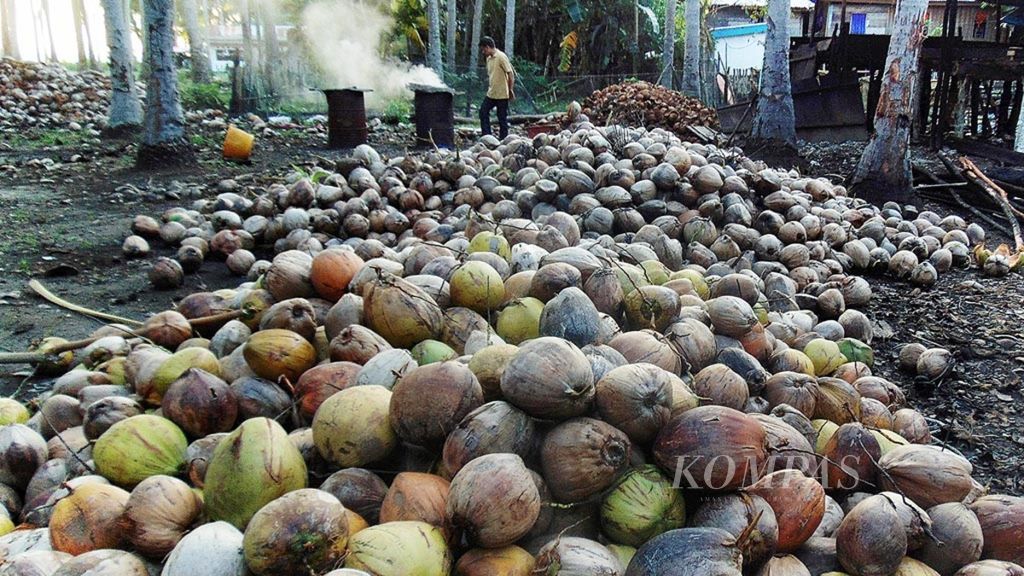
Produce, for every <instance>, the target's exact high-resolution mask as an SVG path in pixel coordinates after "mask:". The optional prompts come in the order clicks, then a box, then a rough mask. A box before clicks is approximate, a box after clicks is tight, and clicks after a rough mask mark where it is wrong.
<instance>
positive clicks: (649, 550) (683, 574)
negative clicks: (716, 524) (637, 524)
mask: <svg viewBox="0 0 1024 576" xmlns="http://www.w3.org/2000/svg"><path fill="white" fill-rule="evenodd" d="M742 567H743V554H742V553H741V552H740V549H739V547H737V546H736V541H735V539H733V537H732V535H731V534H729V533H728V532H726V531H725V530H722V529H721V528H681V529H679V530H669V531H668V532H665V533H664V534H661V535H659V536H655V537H654V538H652V539H651V540H648V541H647V542H646V543H645V544H644V545H643V546H641V547H640V548H638V549H637V551H636V554H635V555H634V556H633V559H632V560H631V561H630V562H629V566H628V567H627V568H626V572H625V576H669V575H671V576H705V575H707V574H718V575H721V576H740V575H741V574H742V573H743V572H742Z"/></svg>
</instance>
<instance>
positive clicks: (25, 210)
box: [0, 133, 1024, 494]
mask: <svg viewBox="0 0 1024 576" xmlns="http://www.w3.org/2000/svg"><path fill="white" fill-rule="evenodd" d="M4 138H5V137H4V136H2V135H0V238H2V240H0V351H11V352H13V351H23V350H25V349H26V348H27V347H28V346H29V345H30V343H32V342H33V341H35V340H38V339H40V338H42V337H45V336H62V337H65V338H69V339H75V338H82V337H85V336H87V335H88V334H89V333H90V332H91V331H92V330H93V329H95V328H96V327H97V326H99V325H100V322H99V321H96V320H91V319H89V318H86V317H84V316H81V315H79V314H75V313H71V312H67V311H65V310H62V309H59V308H57V307H55V306H53V305H51V304H49V303H47V302H45V301H44V300H42V299H41V298H38V297H36V296H35V295H34V294H33V293H32V292H31V290H30V289H29V288H28V286H27V283H28V280H29V279H31V278H37V279H40V280H41V281H42V282H43V283H44V284H45V285H46V286H47V287H49V288H50V290H52V291H53V292H54V293H56V294H57V295H59V296H62V297H64V298H66V299H68V300H71V301H73V302H76V303H79V304H82V305H86V306H89V307H91V308H95V309H100V310H103V311H105V312H109V313H113V314H118V315H121V316H127V317H131V318H135V319H143V318H145V317H146V316H147V315H149V314H152V313H155V312H158V311H161V310H165V309H167V308H168V307H170V306H172V305H173V303H174V301H176V300H177V299H180V298H181V297H183V296H185V295H186V294H188V293H191V292H194V291H196V290H199V289H217V288H222V287H229V286H234V285H237V283H238V282H239V280H238V279H237V278H236V277H232V276H230V275H229V274H228V273H227V271H226V268H225V267H224V266H223V264H222V263H221V262H216V261H208V262H207V263H206V264H204V266H203V267H202V269H201V270H200V271H199V272H198V273H197V274H193V275H190V276H189V277H188V278H187V280H186V282H185V285H184V286H183V287H181V288H179V289H178V290H174V291H169V292H158V291H155V290H153V289H152V288H151V287H150V286H149V283H148V281H147V279H146V276H145V270H146V269H147V266H148V262H149V260H148V259H147V260H125V259H123V258H122V256H121V249H120V247H121V242H122V240H123V239H124V237H125V236H126V234H127V231H128V229H129V225H130V222H131V218H132V217H133V216H135V215H136V214H150V215H154V216H158V215H159V214H160V213H161V212H162V211H163V210H164V209H166V208H170V207H172V206H182V205H188V203H189V202H190V200H191V199H192V198H196V197H201V196H207V195H208V196H212V195H214V194H215V193H216V191H215V190H216V187H217V183H218V182H220V181H221V180H224V179H228V178H231V179H234V180H235V181H236V182H238V183H239V185H241V186H242V187H243V188H246V187H259V186H261V185H263V184H265V183H267V182H269V181H272V180H274V179H277V178H280V177H281V176H283V175H284V174H286V173H288V172H289V171H291V170H293V169H294V167H300V168H303V167H309V166H312V165H313V163H314V162H316V161H317V158H326V159H332V158H335V157H336V156H337V153H336V152H332V151H330V150H327V149H326V147H325V145H326V138H325V136H324V135H323V134H322V133H315V134H310V133H295V134H291V135H285V136H282V137H276V138H272V139H259V140H258V141H257V150H256V153H255V156H254V158H253V161H252V163H251V164H234V163H227V162H224V161H222V160H221V159H220V158H219V150H218V148H217V145H218V144H219V142H218V141H217V140H216V138H215V137H213V136H211V137H208V138H202V139H194V140H193V141H194V142H195V143H197V158H198V159H199V164H198V166H195V167H191V168H187V169H166V170H159V171H156V172H139V171H137V170H135V169H134V167H133V166H132V160H133V158H134V145H131V144H126V143H116V142H114V143H111V142H103V143H101V144H99V145H92V146H90V147H89V149H85V150H83V148H82V146H81V144H80V143H63V142H59V141H58V142H53V143H50V144H48V145H46V146H31V147H25V146H21V145H15V144H21V143H24V142H25V140H26V138H25V135H21V136H19V138H18V140H17V142H14V141H13V140H8V141H7V142H5V141H4ZM387 138H388V140H389V142H388V144H387V145H386V146H385V148H386V149H387V148H389V149H390V151H391V152H392V153H397V152H401V150H402V148H403V147H404V146H405V140H402V139H399V140H396V134H395V133H391V134H390V135H389V136H387ZM378 143H379V142H378ZM856 149H857V145H847V146H841V147H837V148H834V149H831V148H830V149H824V148H823V149H817V148H812V149H808V150H807V154H806V157H805V158H804V159H803V160H802V164H803V165H804V166H807V167H809V168H810V169H811V173H814V174H819V175H823V174H834V175H845V174H844V173H843V171H844V170H847V169H848V168H849V166H850V164H849V163H846V162H842V163H841V162H836V161H835V159H836V158H845V157H847V156H850V155H851V154H852V151H853V150H856ZM929 207H931V206H929ZM932 208H934V209H935V210H936V211H939V212H940V213H950V212H956V210H954V209H952V208H949V207H945V206H937V207H932ZM961 216H963V217H965V218H966V219H967V220H968V221H971V218H970V216H971V215H970V214H969V213H961ZM152 247H153V249H154V250H153V251H154V256H155V255H172V253H171V251H170V250H169V249H167V248H165V247H163V246H161V245H160V243H159V242H154V243H153V244H152ZM871 282H872V287H873V289H874V291H875V296H874V298H873V299H872V301H871V304H870V305H869V307H868V309H867V310H864V312H865V313H866V314H868V315H869V316H870V317H871V318H872V319H873V320H874V321H875V322H876V323H877V324H878V326H879V327H880V328H881V330H880V331H881V332H883V333H886V334H884V335H886V336H888V337H887V338H884V339H876V341H875V343H874V344H873V345H874V347H875V357H876V368H875V373H876V374H878V375H881V376H884V377H886V378H888V379H890V380H892V381H894V382H897V383H899V384H900V386H901V387H903V389H904V390H905V391H906V392H907V395H908V397H909V398H910V402H911V405H912V406H914V407H916V408H918V409H920V410H921V411H922V412H923V413H924V414H925V415H926V416H928V417H929V418H930V419H931V423H932V430H933V432H934V433H935V436H936V438H938V439H939V440H942V441H944V442H947V443H948V444H949V446H950V447H952V448H954V449H956V450H959V451H960V452H962V453H963V454H964V455H966V456H968V457H969V458H970V459H971V461H972V462H973V463H974V465H975V467H976V478H978V479H979V480H980V481H982V482H983V483H988V484H989V485H990V486H991V488H992V489H993V490H994V491H998V492H1009V493H1014V494H1024V467H1022V465H1021V460H1022V456H1021V455H1022V454H1024V425H1022V424H1024V416H1022V415H1021V413H1020V412H1019V410H1018V409H1017V408H1018V407H1019V406H1020V404H1021V401H1022V388H1021V381H1022V376H1024V340H1022V338H1024V335H1022V333H1021V330H1020V327H1021V326H1022V325H1024V277H1022V276H1020V275H1014V276H1011V277H1009V278H1007V279H1001V280H995V279H987V278H985V277H983V276H982V275H981V274H979V273H978V271H977V270H968V271H959V272H953V273H949V274H945V275H943V276H942V277H941V279H940V281H939V283H938V285H937V286H936V287H935V288H933V289H931V290H928V291H918V290H911V289H910V287H909V286H908V285H906V284H904V283H900V282H894V281H892V280H889V279H887V278H883V277H876V278H871ZM908 342H922V343H925V344H926V345H928V346H942V347H945V348H948V349H950V350H951V351H953V353H954V355H955V357H956V359H957V367H956V369H955V371H954V372H953V373H952V374H951V375H949V376H948V377H947V378H945V379H944V380H943V381H941V382H937V383H934V382H916V381H915V380H914V378H913V377H912V376H911V375H908V374H905V373H901V372H899V370H898V367H897V362H896V356H897V354H898V352H899V348H900V347H901V346H902V345H903V344H905V343H908ZM29 375H30V371H29V368H28V366H16V365H7V366H0V393H4V394H12V393H17V394H19V396H21V397H31V396H32V394H33V392H34V391H35V390H37V389H44V388H45V387H46V386H47V383H45V382H39V381H35V380H32V379H31V378H28V376H29Z"/></svg>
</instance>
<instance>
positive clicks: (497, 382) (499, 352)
mask: <svg viewBox="0 0 1024 576" xmlns="http://www.w3.org/2000/svg"><path fill="white" fill-rule="evenodd" d="M518 350H519V348H518V347H517V346H515V345H512V344H493V345H490V346H487V347H485V348H483V349H481V350H480V351H479V352H477V353H476V354H473V357H472V358H470V360H469V369H470V370H472V371H473V374H475V375H476V378H477V381H478V382H480V388H481V389H482V390H483V393H484V400H488V401H490V400H495V399H498V398H500V397H501V375H502V374H504V372H505V367H506V366H508V363H509V362H510V361H511V360H512V358H513V357H514V356H515V355H516V352H517V351H518Z"/></svg>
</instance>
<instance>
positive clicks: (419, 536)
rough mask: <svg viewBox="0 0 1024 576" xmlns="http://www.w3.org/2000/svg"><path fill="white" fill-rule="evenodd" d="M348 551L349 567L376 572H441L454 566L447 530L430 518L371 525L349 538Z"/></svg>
mask: <svg viewBox="0 0 1024 576" xmlns="http://www.w3.org/2000/svg"><path fill="white" fill-rule="evenodd" d="M348 552H349V553H348V556H347V557H346V558H345V567H346V568H354V569H356V570H364V571H366V572H368V573H370V574H373V575H374V576H437V575H438V574H449V573H450V572H451V569H452V553H451V550H450V549H449V548H448V543H447V542H445V539H444V533H443V532H442V531H441V529H440V528H437V527H435V526H431V525H430V524H427V523H426V522H414V521H402V522H387V523H384V524H380V525H378V526H371V527H369V528H367V529H365V530H361V531H360V532H358V533H357V534H355V535H353V536H352V537H351V538H350V539H349V541H348Z"/></svg>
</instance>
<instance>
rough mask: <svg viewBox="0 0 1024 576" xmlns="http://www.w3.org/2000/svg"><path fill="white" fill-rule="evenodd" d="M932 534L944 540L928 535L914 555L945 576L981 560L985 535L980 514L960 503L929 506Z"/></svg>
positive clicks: (950, 575)
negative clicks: (940, 543)
mask: <svg viewBox="0 0 1024 576" xmlns="http://www.w3.org/2000/svg"><path fill="white" fill-rule="evenodd" d="M928 517H929V518H931V521H932V526H931V531H932V534H934V535H935V538H936V539H937V540H938V541H939V542H942V545H941V546H940V545H939V544H938V543H937V542H936V541H935V540H932V539H931V538H926V539H925V541H924V545H923V546H922V547H921V549H920V550H918V551H917V553H916V554H914V556H915V557H916V558H917V559H919V560H921V561H923V562H924V563H925V564H927V565H929V566H931V567H932V568H934V569H935V571H936V572H938V573H939V574H942V575H943V576H952V575H953V574H955V573H956V571H957V570H959V569H960V568H963V567H964V566H966V565H968V564H970V563H971V562H977V561H978V560H980V559H981V552H982V545H983V542H984V535H983V533H982V527H981V523H980V522H978V517H977V516H976V515H975V514H974V512H972V511H971V509H970V508H968V507H967V506H965V505H963V504H961V503H960V502H947V503H945V504H939V505H938V506H933V507H931V508H929V509H928Z"/></svg>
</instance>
